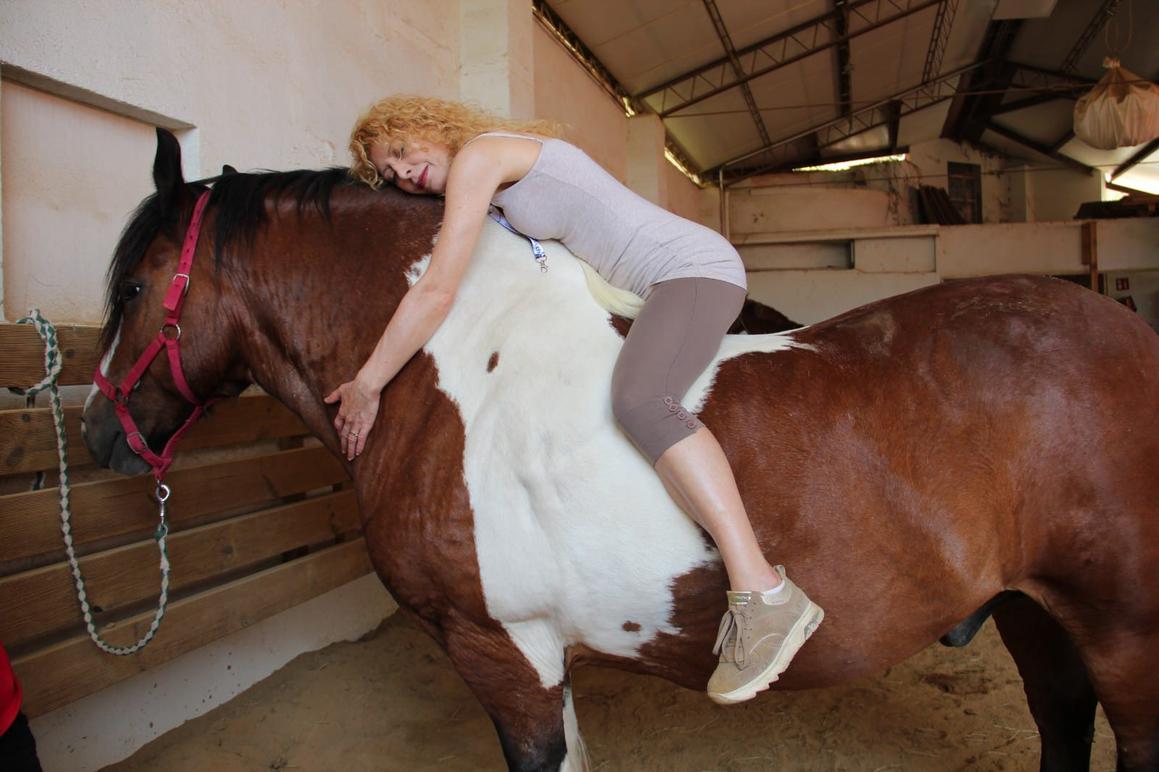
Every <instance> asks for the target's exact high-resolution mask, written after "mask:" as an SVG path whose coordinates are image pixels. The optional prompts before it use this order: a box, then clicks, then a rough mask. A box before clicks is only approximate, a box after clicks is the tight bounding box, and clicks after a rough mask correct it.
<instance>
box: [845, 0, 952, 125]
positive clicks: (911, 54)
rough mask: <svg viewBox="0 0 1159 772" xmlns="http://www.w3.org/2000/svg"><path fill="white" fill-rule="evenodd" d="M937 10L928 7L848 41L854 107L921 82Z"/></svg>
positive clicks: (883, 97)
mask: <svg viewBox="0 0 1159 772" xmlns="http://www.w3.org/2000/svg"><path fill="white" fill-rule="evenodd" d="M936 10H937V9H936V7H933V8H927V9H925V10H924V11H920V12H918V13H915V14H913V15H912V16H907V17H905V18H904V19H900V20H898V21H895V22H893V23H892V24H887V25H886V26H884V27H881V28H880V29H875V30H873V31H872V32H867V33H865V34H864V35H860V36H858V37H856V38H854V39H853V40H851V41H849V54H850V62H851V63H852V65H853V78H852V80H853V100H854V102H855V105H854V107H855V108H856V107H859V106H865V105H867V104H872V103H873V102H877V101H879V100H881V99H885V98H886V97H889V96H892V95H893V94H896V93H898V92H899V91H903V90H905V89H907V88H911V87H912V86H916V85H917V84H919V83H921V81H922V68H923V66H924V65H925V61H926V52H927V51H928V50H929V43H930V35H931V33H932V32H933V28H934V18H935V16H936Z"/></svg>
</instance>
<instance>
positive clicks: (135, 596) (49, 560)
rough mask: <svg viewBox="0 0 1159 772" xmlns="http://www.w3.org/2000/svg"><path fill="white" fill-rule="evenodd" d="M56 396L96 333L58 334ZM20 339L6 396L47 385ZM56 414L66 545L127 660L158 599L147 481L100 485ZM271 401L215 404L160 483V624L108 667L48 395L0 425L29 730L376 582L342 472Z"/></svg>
mask: <svg viewBox="0 0 1159 772" xmlns="http://www.w3.org/2000/svg"><path fill="white" fill-rule="evenodd" d="M58 335H59V340H60V346H61V350H62V353H63V355H64V369H63V372H62V373H61V377H60V383H61V384H62V385H70V384H75V385H79V384H87V383H90V382H91V380H92V378H91V375H92V371H93V367H94V365H95V360H96V354H95V351H94V346H95V343H96V339H97V329H96V328H92V327H66V328H59V329H58ZM43 362H44V353H43V347H42V343H41V340H40V337H39V336H38V335H37V334H36V331H35V329H34V328H33V327H32V326H30V325H11V324H0V386H21V387H23V386H28V385H30V384H33V383H36V382H37V381H39V380H40V379H41V378H42V377H43V375H44V373H43ZM80 412H81V408H79V407H73V408H67V409H66V423H67V427H68V446H69V456H70V472H71V478H72V480H73V484H72V497H71V498H72V507H71V508H72V513H73V517H72V524H73V539H74V542H75V545H76V549H77V553H78V555H80V556H81V558H80V564H81V568H82V571H83V572H84V576H85V580H86V582H87V583H88V598H89V603H90V604H91V606H92V608H93V611H94V617H95V619H96V621H97V627H98V629H99V630H101V632H102V634H103V635H104V636H105V638H106V640H108V641H110V642H111V643H114V644H120V645H124V644H128V643H131V642H132V641H135V640H137V639H138V638H139V637H140V636H141V635H142V634H143V632H144V631H145V630H146V629H148V626H149V623H150V622H151V620H152V617H153V608H154V606H155V604H156V602H157V596H158V592H159V589H160V573H159V570H158V559H159V558H158V552H157V546H156V542H155V541H154V540H153V538H152V536H153V532H154V530H155V529H156V526H157V504H156V502H155V501H154V499H153V495H152V494H153V481H152V477H151V476H150V475H148V474H146V475H142V476H139V477H121V476H118V475H115V474H113V473H111V472H108V471H104V470H99V469H97V468H96V467H95V465H94V464H93V462H92V459H91V458H90V457H89V455H88V452H87V450H86V449H85V446H84V443H83V442H82V441H81V433H80ZM312 445H313V443H311V442H310V441H308V440H307V439H306V429H305V427H304V426H303V425H302V424H301V422H300V421H299V420H298V419H297V417H296V416H294V415H293V414H291V413H290V412H289V411H288V410H286V409H285V408H284V407H282V406H281V405H280V404H279V403H277V402H276V401H274V400H273V399H272V398H270V397H268V396H265V395H256V396H243V397H241V398H239V399H236V400H231V401H229V402H223V403H219V404H218V405H215V406H214V407H213V408H212V410H211V411H210V413H209V415H207V416H206V417H204V418H203V419H202V420H201V422H200V423H199V424H198V425H197V426H195V427H194V428H193V429H192V430H191V431H190V432H189V434H188V435H187V436H186V437H185V439H184V440H183V441H182V442H181V444H180V447H179V449H178V459H179V462H181V463H179V465H178V466H177V467H175V468H173V469H172V470H171V471H170V472H169V474H168V475H167V477H166V483H167V484H169V485H170V486H171V487H172V489H173V495H172V498H171V499H170V501H169V523H170V536H169V556H170V561H171V564H172V572H171V585H170V601H169V609H168V612H167V613H166V615H165V619H164V621H163V623H162V625H161V629H160V631H159V632H158V633H157V636H156V638H154V640H153V641H152V642H151V643H150V644H149V645H148V646H147V647H146V648H145V649H143V650H142V651H141V652H139V653H137V654H135V655H131V656H127V657H117V656H112V655H108V654H105V653H103V652H101V651H100V650H99V649H97V647H96V646H94V645H93V643H92V642H91V641H90V640H89V638H88V636H87V634H86V633H85V631H84V626H83V623H82V620H81V614H80V608H79V605H78V602H77V598H76V588H75V586H74V583H73V580H72V576H71V573H70V571H69V568H68V564H67V562H65V556H64V546H63V542H62V541H61V533H60V506H59V505H60V499H59V490H58V488H57V487H55V486H56V484H57V473H56V469H57V451H56V439H55V433H54V430H53V422H52V411H51V408H50V407H49V400H48V395H47V393H44V394H42V395H41V396H40V397H39V398H38V400H37V404H36V406H34V407H28V408H23V409H11V410H0V491H2V494H0V642H3V643H4V645H5V646H6V647H7V648H8V650H9V653H10V654H11V655H12V656H13V666H14V668H15V670H16V673H17V676H18V677H19V678H20V680H21V682H22V683H23V686H24V690H25V704H24V710H25V712H27V713H28V714H29V715H31V716H36V715H39V714H42V713H45V712H47V711H50V710H53V709H55V708H59V707H61V706H62V705H65V704H67V703H69V702H71V701H73V700H76V699H78V698H80V697H83V696H85V695H87V694H91V693H93V692H95V691H98V690H100V689H102V688H104V687H106V686H109V685H110V684H113V683H115V682H117V681H120V680H122V679H125V678H128V677H130V676H132V675H135V674H137V673H139V672H141V671H144V670H147V669H149V668H151V667H154V666H156V665H158V664H160V663H162V662H165V661H167V660H170V659H172V658H174V657H176V656H178V655H180V654H182V653H184V652H187V651H190V650H192V649H195V648H197V647H199V646H203V645H205V644H207V643H209V642H211V641H213V640H215V639H217V638H220V637H222V636H224V635H227V634H229V633H232V632H235V631H237V630H240V629H241V628H244V627H246V626H248V625H251V624H253V623H255V622H257V621H259V620H261V619H264V618H266V617H269V616H271V615H273V614H276V613H278V612H280V611H283V610H285V609H288V608H290V607H292V606H294V605H297V604H299V603H302V602H303V601H305V600H307V599H309V598H312V597H314V596H316V595H320V594H321V593H324V592H326V591H328V590H331V589H334V588H336V587H338V586H340V585H342V584H345V583H346V582H349V581H352V580H354V579H357V578H358V577H360V576H362V575H364V574H366V573H367V572H368V571H370V564H369V561H368V559H367V556H366V549H365V545H364V544H363V540H362V538H361V535H360V533H359V518H358V511H357V506H356V503H355V500H354V492H353V491H352V490H351V489H350V484H349V478H348V477H347V475H346V473H345V471H344V469H343V467H342V465H341V464H340V463H339V461H338V460H337V459H335V458H334V457H333V456H332V455H331V454H330V453H329V452H328V451H326V450H325V449H324V448H321V447H317V446H312Z"/></svg>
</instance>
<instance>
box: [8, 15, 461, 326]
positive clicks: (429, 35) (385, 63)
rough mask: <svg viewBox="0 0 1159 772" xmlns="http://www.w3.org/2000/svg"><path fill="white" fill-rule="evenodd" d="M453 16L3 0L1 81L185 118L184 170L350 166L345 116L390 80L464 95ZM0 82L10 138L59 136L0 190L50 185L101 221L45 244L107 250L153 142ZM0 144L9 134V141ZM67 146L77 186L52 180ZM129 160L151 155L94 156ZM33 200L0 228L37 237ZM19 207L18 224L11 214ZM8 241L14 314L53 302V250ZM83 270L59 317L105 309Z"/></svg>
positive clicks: (40, 217) (82, 214)
mask: <svg viewBox="0 0 1159 772" xmlns="http://www.w3.org/2000/svg"><path fill="white" fill-rule="evenodd" d="M458 12H459V7H458V0H425V1H424V2H423V3H413V2H410V1H409V0H381V1H380V0H358V1H357V2H347V3H329V4H322V3H281V2H274V0H257V1H255V2H245V3H235V2H228V1H227V0H207V2H201V3H188V2H184V1H183V0H155V1H153V2H148V3H141V2H136V1H135V0H107V1H106V2H101V3H79V2H69V3H55V2H54V3H45V2H36V1H35V0H8V1H7V2H4V3H0V61H3V62H4V65H3V67H2V68H0V77H3V78H4V79H5V80H6V81H13V80H15V81H20V82H23V83H31V84H33V85H35V86H36V87H37V88H40V89H42V90H47V91H51V92H52V93H54V94H58V95H63V96H65V97H67V98H68V99H70V100H73V101H79V102H83V103H88V104H94V105H97V106H99V107H100V108H102V109H103V110H106V111H111V112H114V113H117V114H119V115H121V116H129V117H132V118H140V119H142V120H144V121H145V122H147V123H149V124H157V125H162V126H166V127H171V128H176V129H182V128H185V129H187V131H186V132H185V133H186V136H185V137H184V138H183V145H184V147H185V149H186V155H187V158H186V173H187V175H189V176H191V177H198V176H207V175H209V174H213V173H215V172H216V171H217V170H218V169H220V167H221V164H223V163H232V164H233V165H235V166H237V167H238V168H241V169H248V168H273V169H290V168H297V167H318V166H324V165H329V164H335V163H337V164H345V163H347V162H348V155H347V151H346V143H347V138H348V134H349V131H350V126H351V125H352V123H353V121H354V118H355V117H356V116H357V114H358V113H359V112H360V111H361V110H363V109H364V108H365V107H366V106H367V105H369V104H370V103H371V102H373V101H374V100H375V99H377V98H379V97H381V96H383V95H385V94H387V93H391V92H397V91H406V92H418V93H425V94H433V95H436V96H444V97H451V98H454V97H457V96H458V38H459V27H458V24H459V16H458ZM416 62H421V63H422V64H421V66H416V64H415V63H416ZM4 93H5V94H7V95H8V96H10V97H12V98H13V99H14V100H15V101H13V103H12V104H7V105H5V104H0V114H3V117H4V122H5V124H6V125H8V126H10V127H19V129H16V128H13V129H11V130H13V131H15V132H17V137H16V138H15V139H16V140H20V138H21V135H29V134H31V135H32V136H33V137H35V136H36V135H43V136H42V137H41V138H42V139H45V140H46V139H49V137H50V135H57V136H58V137H60V138H61V150H60V151H59V152H53V153H49V154H48V155H53V156H57V157H56V158H55V159H53V160H47V159H44V160H43V163H38V162H37V160H38V157H39V156H42V155H44V153H45V151H44V150H43V149H42V146H41V145H35V146H30V147H31V148H32V150H31V153H29V154H26V158H25V160H24V161H22V162H17V163H15V164H14V167H13V168H12V169H8V168H6V167H0V173H2V174H3V178H4V182H3V186H4V188H5V189H6V191H7V195H6V198H5V200H6V201H8V202H9V203H12V202H13V201H15V200H16V199H17V198H20V199H23V198H24V192H25V191H31V190H35V189H38V188H40V189H44V188H45V186H55V187H54V188H53V190H52V191H51V195H52V197H54V200H55V203H54V204H52V206H53V207H57V208H58V209H59V211H61V212H66V213H68V215H69V216H72V217H76V218H78V219H80V220H90V221H91V220H93V219H94V218H97V219H102V218H103V219H102V222H103V224H102V226H101V227H99V228H96V229H95V230H94V229H92V228H89V229H87V230H84V231H83V232H82V231H78V232H77V233H75V234H74V235H72V236H71V237H70V236H69V234H67V233H64V234H57V237H56V238H55V239H54V240H53V242H54V244H53V248H56V247H60V248H62V249H64V248H66V247H67V246H68V241H67V239H68V238H72V245H73V246H74V247H75V248H76V250H77V251H78V252H79V253H81V254H85V253H86V250H87V252H88V253H92V252H97V253H98V254H99V253H101V251H102V249H103V254H104V255H106V259H107V255H108V254H109V253H111V250H112V247H113V244H114V241H115V237H116V232H117V230H118V228H116V227H105V226H108V224H109V222H110V221H112V220H115V219H117V218H118V217H123V216H124V214H126V213H127V210H126V209H124V208H123V203H122V202H121V199H120V198H117V197H116V196H118V195H119V194H120V193H121V192H123V193H124V194H125V195H129V193H130V192H131V193H132V195H136V194H137V193H138V192H140V190H141V189H140V187H139V181H140V179H141V176H142V174H144V176H145V179H148V173H149V167H148V164H149V161H151V158H152V139H151V138H147V139H142V138H141V137H142V132H140V131H139V130H138V128H139V127H138V128H131V124H130V123H129V122H126V121H120V122H118V121H117V120H115V119H113V118H106V119H105V120H103V121H102V120H100V119H93V120H92V121H90V122H89V124H90V125H92V126H97V125H98V124H100V125H102V126H103V128H102V129H100V130H99V131H100V133H99V134H89V132H87V131H78V130H77V127H76V126H68V125H63V124H62V123H61V121H60V119H59V117H58V116H59V115H61V111H62V110H64V109H66V108H64V107H62V106H61V105H60V104H59V103H57V104H52V100H46V99H37V98H34V97H28V96H27V95H26V93H25V92H24V91H23V90H17V89H8V88H5V91H4ZM0 98H4V97H3V96H0ZM5 101H8V100H7V99H5ZM72 107H75V105H73V106H72ZM58 108H60V109H58ZM80 112H81V111H80V110H78V112H77V114H78V115H79V114H80ZM189 127H193V128H192V129H189ZM94 131H98V130H97V129H94ZM146 134H147V133H146ZM114 135H115V136H114ZM10 139H12V138H9V137H5V145H6V146H8V145H9V140H10ZM142 144H144V147H142ZM106 147H109V148H113V147H115V148H116V151H115V152H116V156H115V157H113V156H109V157H106V158H104V159H103V160H102V156H105V155H106V154H105V148H106ZM73 152H75V153H78V154H80V155H81V156H82V157H83V158H85V159H86V165H87V160H88V159H90V158H91V159H92V166H93V167H94V168H93V169H91V170H85V171H83V172H80V176H82V177H83V179H82V180H79V181H76V180H74V179H73V178H74V176H76V172H74V171H68V172H65V175H66V176H64V177H61V176H60V174H61V168H60V167H61V165H62V164H63V163H65V162H66V155H67V154H68V153H73ZM129 156H135V157H136V158H137V159H139V158H140V157H142V156H143V157H145V158H146V159H147V160H146V161H145V166H144V167H141V164H140V161H139V160H133V161H132V162H131V163H129V164H128V165H126V166H125V167H124V168H121V169H113V170H112V172H110V173H106V172H105V171H104V170H102V171H101V172H98V171H97V167H100V164H102V163H105V164H107V163H109V162H110V161H113V160H120V159H128V158H129ZM54 164H55V165H56V166H54ZM64 168H66V169H69V170H71V169H75V168H76V167H72V166H71V165H70V166H67V167H64ZM78 171H79V170H78ZM70 181H72V184H83V185H87V186H89V187H90V188H91V190H93V191H100V194H99V196H97V197H96V198H99V202H95V201H94V200H93V198H94V197H92V196H90V197H89V198H88V200H85V201H80V200H79V199H80V198H83V195H82V194H81V193H80V192H79V191H78V192H75V193H74V192H66V191H65V188H67V187H68V184H67V183H69V182H70ZM56 183H66V184H65V185H58V184H56ZM102 183H103V187H98V186H99V185H101V184H102ZM44 200H46V199H42V201H44ZM105 202H107V203H105ZM114 207H117V208H120V211H119V214H118V213H117V211H116V210H115V209H114ZM32 208H35V207H34V206H33V205H31V204H30V205H29V206H28V207H26V211H23V212H21V211H5V212H4V218H5V220H6V226H7V228H8V229H12V228H21V229H23V231H25V232H38V231H39V232H44V231H45V228H46V225H47V224H48V223H50V222H51V223H53V227H54V228H55V229H57V230H60V223H59V221H58V220H56V218H55V215H54V213H53V212H52V211H49V210H48V209H44V208H41V209H40V210H39V211H37V212H34V211H31V209H32ZM26 216H27V217H28V218H29V219H27V220H25V221H24V224H23V225H18V224H17V223H18V220H17V219H16V218H18V217H20V218H23V217H26ZM12 249H13V250H14V251H15V253H9V252H8V251H5V253H4V255H3V270H4V274H5V275H6V276H7V277H8V278H7V279H6V281H5V288H4V295H5V297H8V298H9V299H10V302H12V303H14V304H16V305H17V307H15V308H9V307H8V306H7V304H6V306H5V308H4V315H5V317H6V318H8V319H12V318H15V317H17V316H19V315H21V314H23V312H24V311H25V310H26V309H25V308H23V307H19V306H23V305H25V304H27V303H28V302H29V301H30V300H31V301H33V302H36V303H37V304H41V305H44V304H46V302H53V303H54V302H56V301H46V299H45V297H44V296H45V295H50V294H51V293H52V292H53V288H54V287H55V286H56V284H57V283H58V282H59V281H60V277H59V275H58V274H59V273H60V271H59V265H58V263H57V262H55V260H53V261H47V262H42V261H41V254H40V253H30V252H28V251H27V250H28V249H30V247H29V246H27V245H26V244H25V243H24V242H21V241H18V242H16V243H14V244H13V245H12ZM38 249H39V248H38ZM83 273H84V275H83V276H78V277H77V279H76V281H75V283H74V282H73V280H72V279H70V280H69V282H70V286H69V287H68V288H67V289H66V292H65V294H66V295H67V297H65V298H62V299H61V301H60V304H59V305H58V306H56V307H55V308H56V309H57V312H58V315H60V316H62V320H64V318H63V317H67V320H69V321H87V322H94V323H95V322H97V321H99V320H100V314H101V302H100V291H99V283H92V284H91V286H90V290H89V293H88V294H87V297H82V296H83V295H85V292H84V290H83V287H84V286H89V284H90V282H91V280H92V276H90V275H89V272H88V269H87V267H86V268H85V269H84V271H83Z"/></svg>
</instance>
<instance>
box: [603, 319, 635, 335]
mask: <svg viewBox="0 0 1159 772" xmlns="http://www.w3.org/2000/svg"><path fill="white" fill-rule="evenodd" d="M608 323H609V324H610V325H612V329H613V330H615V331H616V332H617V333H618V334H619V336H620V337H621V338H626V337H628V330H630V329H632V320H631V319H628V318H626V317H623V316H615V315H613V316H611V317H609V318H608Z"/></svg>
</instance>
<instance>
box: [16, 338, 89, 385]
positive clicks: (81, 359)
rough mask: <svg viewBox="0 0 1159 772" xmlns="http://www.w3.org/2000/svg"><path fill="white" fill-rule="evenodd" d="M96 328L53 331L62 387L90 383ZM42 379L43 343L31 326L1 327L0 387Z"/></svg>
mask: <svg viewBox="0 0 1159 772" xmlns="http://www.w3.org/2000/svg"><path fill="white" fill-rule="evenodd" d="M99 336H100V328H99V327H80V326H76V325H62V326H60V327H57V328H56V338H57V342H58V343H59V345H60V353H61V357H62V358H63V360H64V362H63V367H62V368H61V371H60V381H59V382H60V384H61V385H62V386H67V385H75V384H80V383H92V382H93V370H95V369H96V366H97V362H98V358H97V351H96V349H97V338H98V337H99ZM43 377H44V341H42V340H41V339H40V335H38V334H37V332H36V328H35V327H33V326H32V325H31V324H0V386H17V387H25V386H31V385H32V384H34V383H37V382H39V381H40V379H41V378H43Z"/></svg>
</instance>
